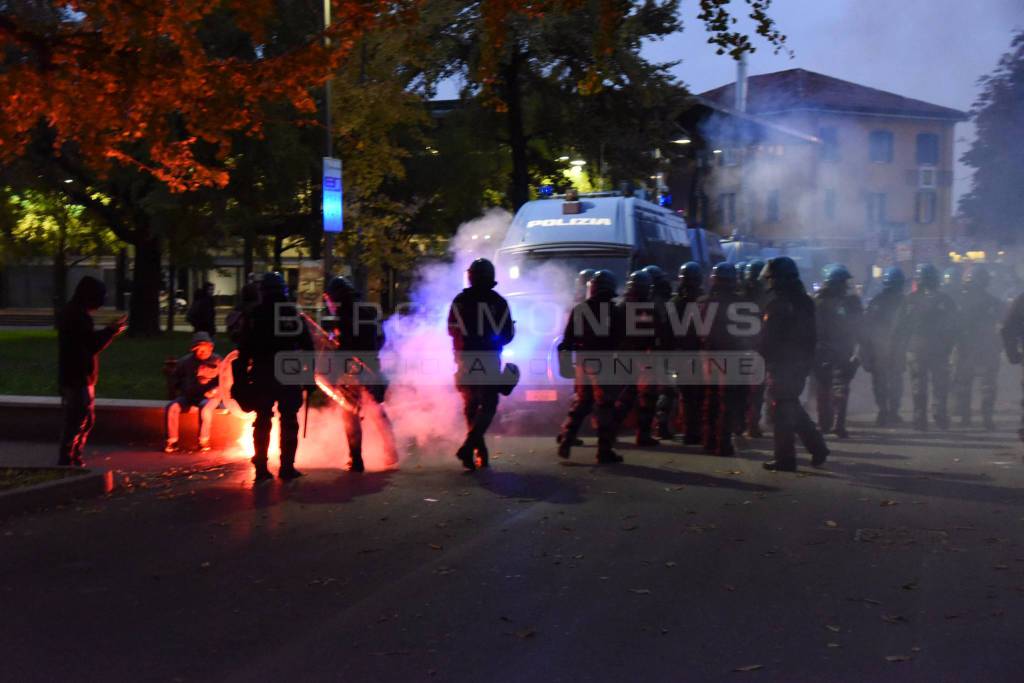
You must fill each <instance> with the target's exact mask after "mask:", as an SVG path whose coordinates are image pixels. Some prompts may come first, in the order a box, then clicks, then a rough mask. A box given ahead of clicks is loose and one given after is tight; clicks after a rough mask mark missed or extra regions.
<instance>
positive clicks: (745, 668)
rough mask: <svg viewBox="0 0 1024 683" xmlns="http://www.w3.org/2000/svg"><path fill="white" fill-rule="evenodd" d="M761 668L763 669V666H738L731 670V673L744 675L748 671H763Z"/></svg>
mask: <svg viewBox="0 0 1024 683" xmlns="http://www.w3.org/2000/svg"><path fill="white" fill-rule="evenodd" d="M763 668H764V664H748V665H747V666H738V667H736V668H735V669H733V671H739V672H741V673H746V672H748V671H757V670H758V669H763Z"/></svg>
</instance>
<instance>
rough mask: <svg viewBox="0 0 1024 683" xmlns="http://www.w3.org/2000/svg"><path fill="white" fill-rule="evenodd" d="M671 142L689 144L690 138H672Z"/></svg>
mask: <svg viewBox="0 0 1024 683" xmlns="http://www.w3.org/2000/svg"><path fill="white" fill-rule="evenodd" d="M672 142H673V143H674V144H677V145H688V144H690V142H691V140H690V138H679V139H678V140H673V141H672Z"/></svg>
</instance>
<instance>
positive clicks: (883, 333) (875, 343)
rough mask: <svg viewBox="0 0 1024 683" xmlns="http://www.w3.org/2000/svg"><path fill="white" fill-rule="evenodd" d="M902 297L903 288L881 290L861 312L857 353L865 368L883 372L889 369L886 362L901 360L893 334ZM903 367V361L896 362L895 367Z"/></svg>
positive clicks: (870, 370)
mask: <svg viewBox="0 0 1024 683" xmlns="http://www.w3.org/2000/svg"><path fill="white" fill-rule="evenodd" d="M903 299H904V295H903V291H902V290H900V289H896V288H893V289H883V290H882V291H881V292H879V293H878V295H877V296H875V298H874V299H872V300H871V301H870V303H868V307H867V310H865V311H864V325H863V331H862V333H861V336H860V341H861V352H860V355H861V360H862V361H863V362H864V368H865V369H866V370H868V371H869V372H876V371H886V370H888V369H889V366H888V364H889V363H892V362H898V361H899V360H900V353H899V350H898V347H897V343H896V339H895V338H894V335H895V331H896V321H897V320H898V319H899V314H900V311H901V310H902V309H903ZM883 364H886V365H885V366H883ZM902 367H903V366H902V364H899V363H898V364H897V366H896V367H895V368H894V369H896V370H899V369H901V368H902Z"/></svg>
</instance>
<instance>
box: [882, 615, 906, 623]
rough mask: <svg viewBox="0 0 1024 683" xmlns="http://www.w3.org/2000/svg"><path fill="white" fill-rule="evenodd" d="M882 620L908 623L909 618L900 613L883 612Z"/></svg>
mask: <svg viewBox="0 0 1024 683" xmlns="http://www.w3.org/2000/svg"><path fill="white" fill-rule="evenodd" d="M882 621H884V622H885V623H887V624H905V623H907V618H906V617H904V616H900V615H899V614H883V615H882Z"/></svg>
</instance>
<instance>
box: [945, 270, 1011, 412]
mask: <svg viewBox="0 0 1024 683" xmlns="http://www.w3.org/2000/svg"><path fill="white" fill-rule="evenodd" d="M989 281H990V276H989V272H988V270H987V269H986V268H985V266H982V265H974V266H971V268H970V270H968V271H967V274H966V276H965V277H964V286H963V289H962V291H961V294H960V306H959V309H960V317H959V320H958V325H959V327H960V330H961V334H959V335H958V337H957V341H956V348H955V350H954V352H955V359H956V360H955V363H954V366H953V367H954V370H953V386H954V392H955V399H956V412H957V416H958V417H959V418H960V423H961V425H963V426H965V427H966V426H968V425H970V424H971V389H972V388H973V384H974V378H975V377H977V378H978V379H979V381H980V389H981V419H982V421H983V423H984V426H985V429H988V430H992V429H995V423H994V422H993V419H992V418H993V413H994V412H995V406H996V376H997V374H998V373H999V334H998V331H997V329H998V325H999V322H1000V320H1002V317H1003V304H1002V302H1001V301H1000V300H999V299H997V298H996V297H995V296H993V295H992V294H990V293H989V291H988V285H989Z"/></svg>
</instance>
